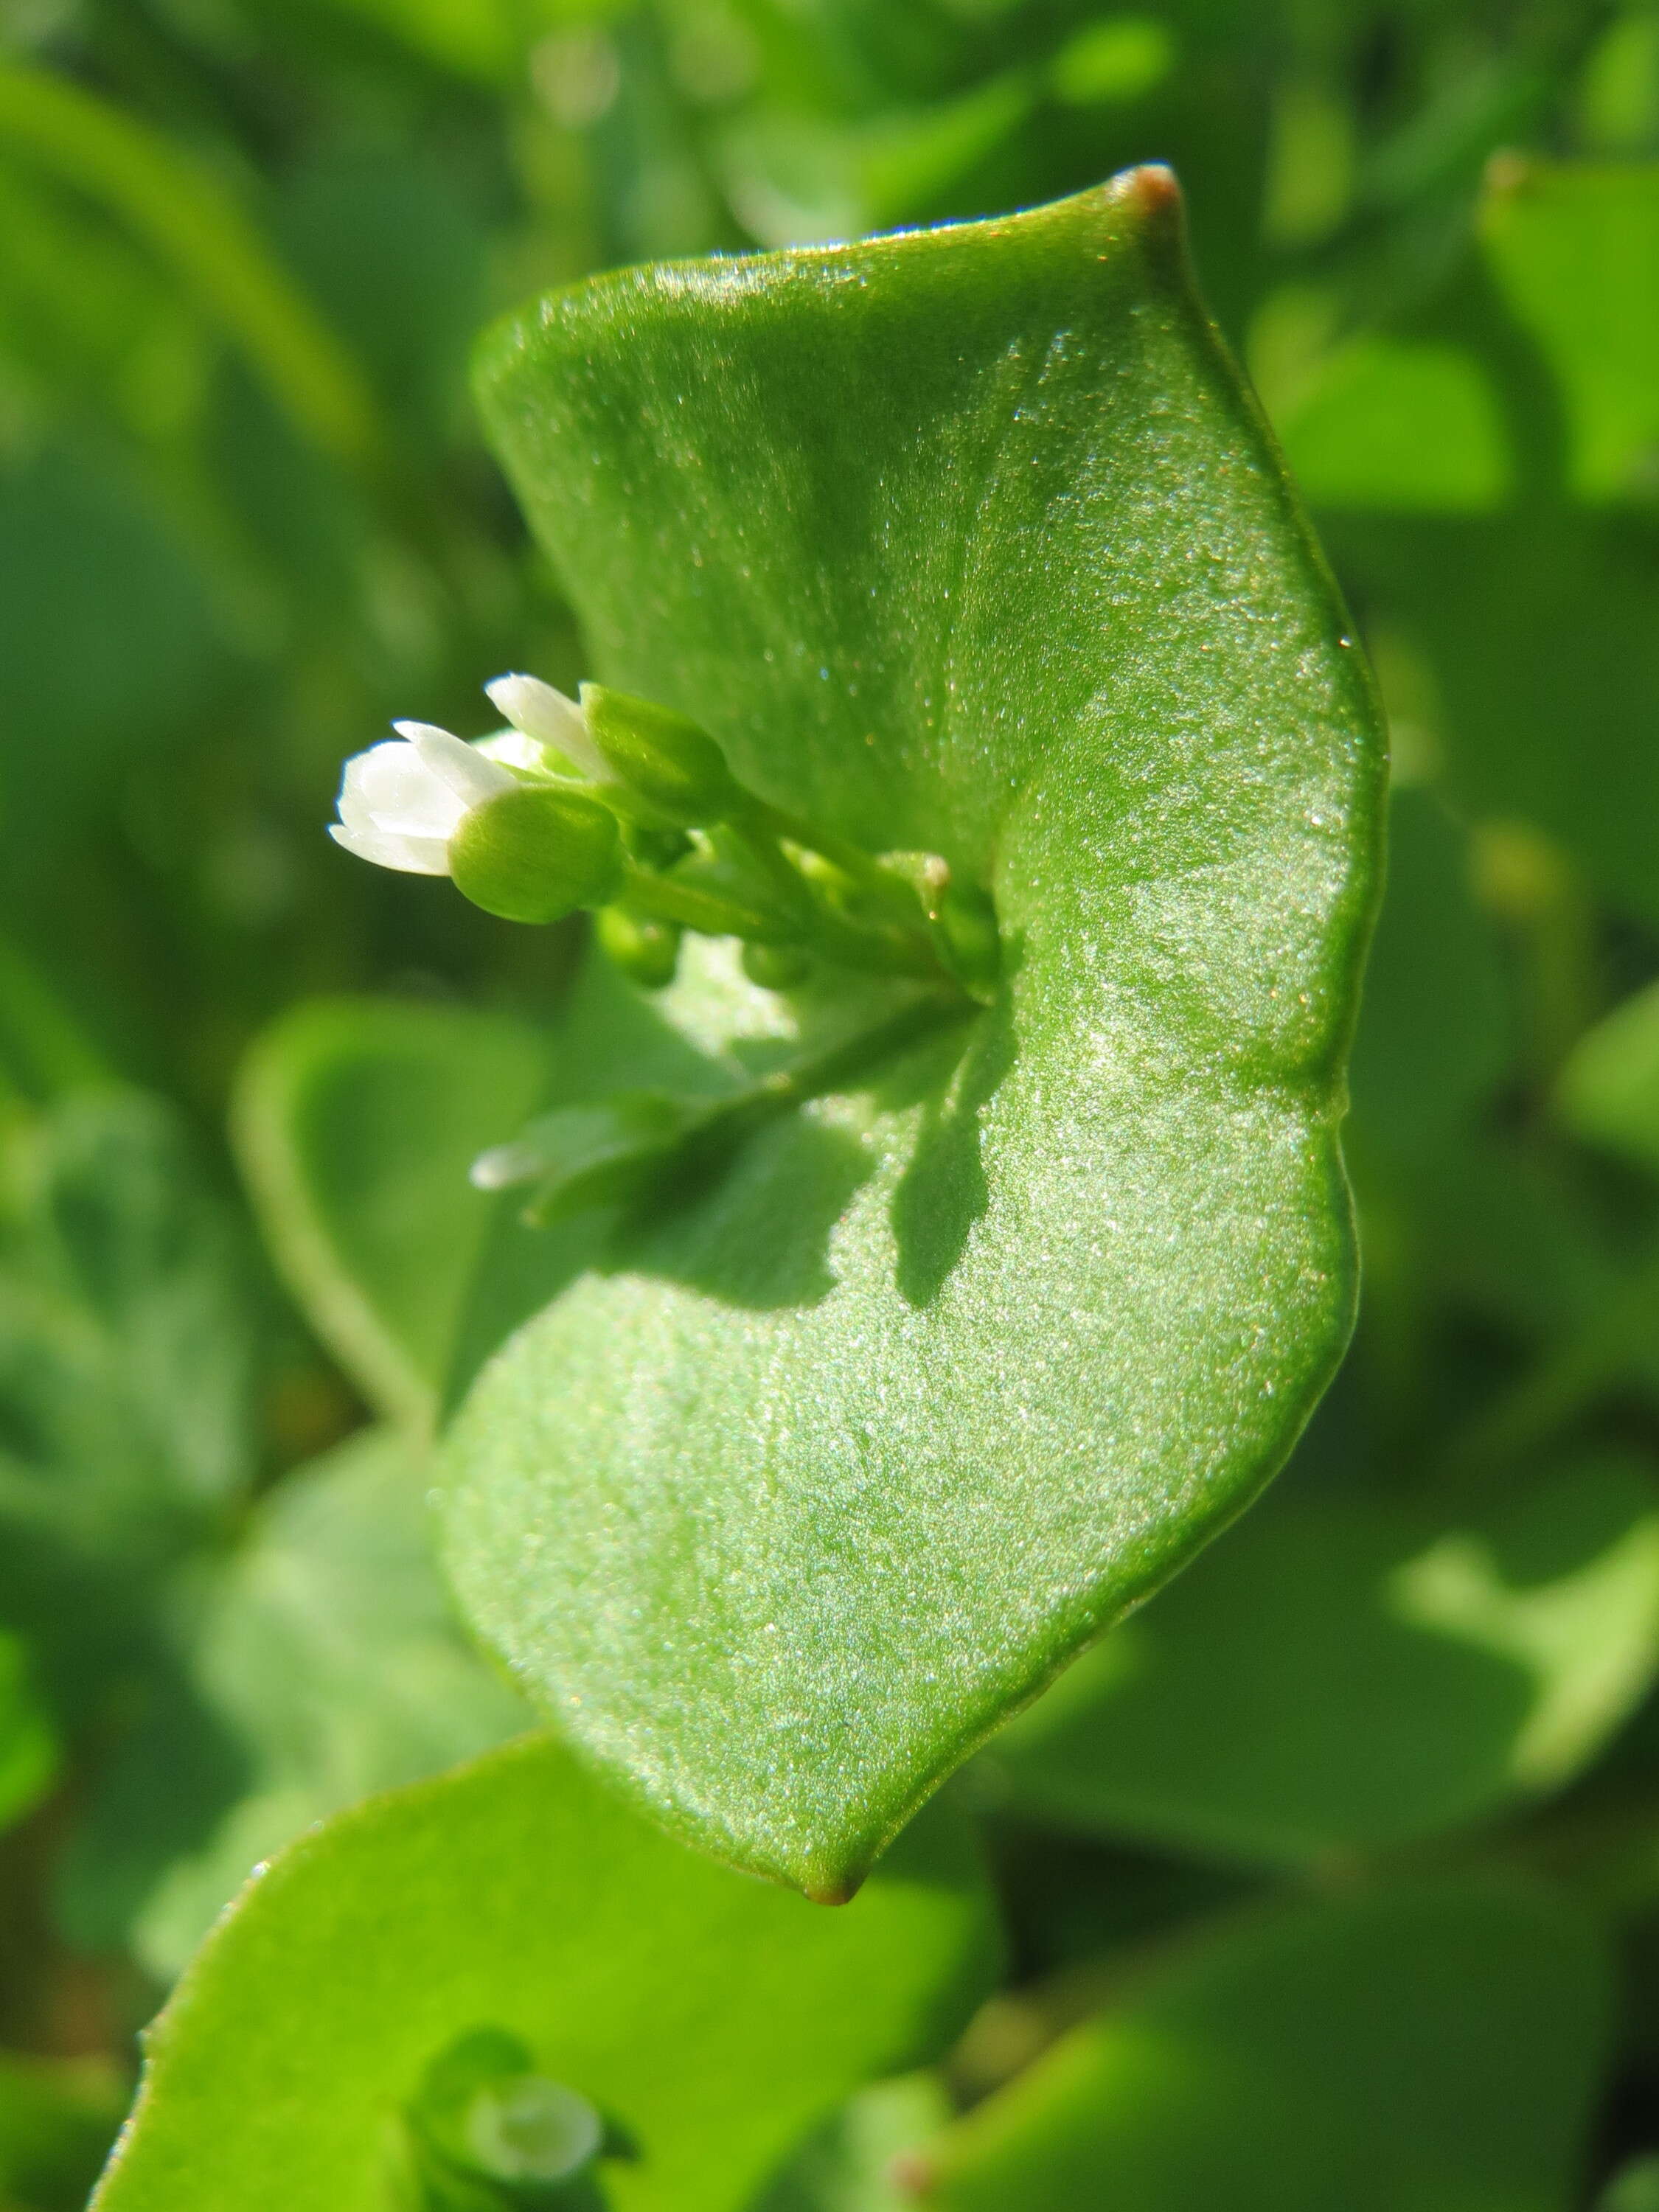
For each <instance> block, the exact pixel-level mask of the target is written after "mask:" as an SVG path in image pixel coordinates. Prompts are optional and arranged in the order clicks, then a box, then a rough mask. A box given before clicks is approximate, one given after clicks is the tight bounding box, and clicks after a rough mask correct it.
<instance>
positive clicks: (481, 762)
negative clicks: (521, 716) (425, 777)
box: [392, 722, 517, 806]
mask: <svg viewBox="0 0 1659 2212" xmlns="http://www.w3.org/2000/svg"><path fill="white" fill-rule="evenodd" d="M392 728H393V729H394V730H396V731H397V732H398V736H399V737H402V738H407V739H408V740H409V742H410V744H411V745H413V746H414V748H415V750H416V752H417V753H418V754H419V755H420V757H421V759H422V762H423V763H425V765H426V766H427V767H428V768H429V769H431V771H432V773H433V775H435V776H436V777H437V778H438V780H439V781H440V782H441V783H442V784H443V785H444V786H445V787H446V788H447V790H449V791H452V792H453V793H454V794H455V796H456V798H457V799H459V800H460V802H461V804H462V805H464V806H479V805H483V801H484V800H485V799H494V798H495V795H496V793H498V792H502V791H511V790H512V788H513V784H514V782H515V781H517V779H516V778H515V777H514V776H513V775H511V774H510V773H509V772H508V771H507V769H504V768H502V767H501V765H500V764H499V763H497V762H495V761H491V760H486V759H485V758H484V757H483V755H482V754H481V753H480V752H479V751H478V750H477V748H476V747H475V746H473V745H469V744H466V743H465V740H464V739H463V738H457V737H453V736H452V735H451V734H450V732H448V731H447V730H441V729H440V728H439V727H438V726H437V724H436V723H435V722H394V723H393V724H392Z"/></svg>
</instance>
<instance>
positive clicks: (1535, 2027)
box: [927, 1883, 1612, 2212]
mask: <svg viewBox="0 0 1659 2212" xmlns="http://www.w3.org/2000/svg"><path fill="white" fill-rule="evenodd" d="M1611 2010H1612V1989H1611V1977H1610V1972H1609V1966H1608V1961H1607V1958H1606V1956H1605V1954H1604V1950H1603V1947H1602V1945H1601V1942H1599V1940H1598V1938H1597V1937H1596V1936H1595V1932H1594V1931H1593V1929H1591V1928H1590V1927H1589V1925H1587V1924H1586V1923H1585V1922H1584V1921H1583V1920H1582V1919H1581V1918H1580V1917H1579V1916H1578V1914H1577V1912H1575V1911H1572V1910H1571V1909H1570V1908H1569V1907H1568V1906H1566V1905H1563V1904H1559V1903H1557V1902H1555V1901H1554V1900H1553V1899H1548V1898H1546V1897H1542V1896H1534V1895H1533V1894H1531V1893H1528V1892H1526V1891H1523V1890H1521V1889H1518V1888H1517V1889H1515V1890H1510V1889H1506V1888H1502V1887H1498V1886H1496V1885H1492V1886H1476V1885H1474V1884H1473V1883H1471V1884H1468V1885H1455V1886H1454V1885H1451V1884H1447V1885H1445V1886H1443V1887H1434V1888H1423V1889H1420V1890H1419V1889H1409V1888H1408V1889H1402V1890H1397V1891H1393V1892H1388V1893H1376V1894H1372V1895H1370V1896H1361V1897H1358V1898H1352V1899H1340V1900H1337V1901H1334V1902H1329V1903H1322V1904H1315V1905H1304V1906H1302V1907H1299V1908H1296V1909H1293V1910H1291V1911H1288V1912H1283V1913H1280V1914H1277V1915H1274V1916H1272V1917H1263V1918H1261V1920H1259V1921H1256V1922H1253V1923H1245V1924H1243V1926H1241V1927H1239V1928H1237V1929H1235V1930H1232V1931H1231V1932H1229V1933H1226V1934H1224V1935H1222V1936H1218V1937H1217V1938H1216V1939H1215V1940H1213V1941H1212V1942H1210V1943H1209V1944H1208V1945H1203V1946H1196V1947H1193V1948H1191V1949H1190V1952H1189V1954H1188V1955H1187V1956H1186V1957H1184V1958H1182V1959H1180V1960H1178V1961H1177V1962H1176V1964H1174V1965H1172V1966H1170V1967H1168V1968H1167V1969H1166V1970H1165V1971H1164V1973H1163V1974H1162V1975H1160V1976H1158V1977H1157V1978H1153V1979H1152V1980H1150V1981H1148V1982H1146V1983H1145V1984H1142V1985H1140V1986H1139V1987H1138V1988H1137V1989H1136V1990H1135V1991H1134V1993H1133V1995H1131V1996H1129V1997H1128V1998H1127V2000H1126V2002H1124V2003H1123V2005H1122V2006H1121V2008H1119V2009H1117V2010H1115V2011H1113V2012H1110V2013H1108V2014H1106V2015H1103V2017H1102V2018H1101V2019H1099V2020H1097V2021H1093V2022H1091V2024H1090V2025H1089V2026H1087V2027H1081V2028H1079V2029H1077V2030H1075V2031H1074V2032H1073V2033H1071V2034H1070V2035H1067V2036H1066V2037H1065V2038H1064V2039H1062V2040H1061V2041H1060V2043H1058V2044H1056V2045H1054V2048H1053V2049H1052V2050H1051V2051H1048V2053H1047V2054H1046V2056H1045V2057H1042V2058H1041V2059H1040V2060H1039V2061H1038V2062H1037V2063H1036V2065H1035V2066H1033V2067H1032V2068H1031V2069H1030V2071H1029V2072H1028V2073H1026V2074H1024V2075H1021V2076H1020V2077H1019V2078H1018V2079H1017V2080H1016V2081H1014V2082H1013V2083H1012V2085H1011V2086H1010V2087H1008V2088H1007V2089H1006V2090H1004V2091H1003V2092H1002V2093H1000V2095H997V2096H994V2097H992V2098H990V2099H989V2100H987V2102H985V2103H984V2104H982V2105H981V2106H978V2107H977V2109H976V2110H975V2112H972V2113H971V2114H970V2115H969V2118H967V2119H966V2120H964V2121H963V2122H962V2123H961V2124H960V2125H959V2126H958V2127H957V2129H956V2130H954V2131H953V2132H952V2134H951V2135H950V2136H946V2137H945V2139H944V2140H943V2141H942V2142H941V2143H940V2144H939V2146H938V2147H937V2148H936V2150H935V2152H934V2154H933V2157H932V2159H931V2160H930V2164H931V2166H932V2167H933V2189H932V2191H930V2193H929V2194H928V2196H927V2203H928V2205H929V2207H930V2208H937V2212H1007V2208H1009V2207H1010V2206H1012V2205H1016V2204H1017V2205H1018V2206H1019V2208H1020V2212H1085V2208H1090V2212H1092V2208H1094V2207H1096V2206H1099V2207H1106V2206H1112V2207H1117V2206H1123V2207H1126V2208H1127V2207H1130V2206H1133V2212H1195V2208H1196V2207H1199V2206H1200V2205H1202V2206H1209V2205H1223V2204H1225V2206H1226V2207H1227V2208H1228V2212H1334V2207H1336V2206H1338V2205H1340V2206H1341V2208H1342V2212H1405V2208H1407V2207H1411V2208H1413V2209H1414V2208H1417V2207H1422V2208H1424V2212H1427V2209H1428V2208H1429V2207H1431V2206H1433V2207H1438V2206H1446V2207H1448V2208H1449V2207H1451V2206H1454V2205H1455V2206H1459V2207H1465V2206H1467V2207H1470V2208H1473V2207H1474V2206H1477V2205H1479V2206H1483V2207H1485V2206H1491V2207H1492V2208H1494V2212H1496V2208H1498V2207H1499V2206H1501V2207H1502V2208H1503V2212H1561V2208H1562V2207H1563V2206H1564V2205H1565V2204H1566V2203H1568V2201H1569V2192H1570V2191H1571V2189H1572V2188H1573V2186H1574V2185H1575V2183H1576V2181H1577V2174H1578V2167H1579V2160H1580V2157H1581V2155H1582V2150H1583V2138H1584V2134H1585V2130H1586V2127H1587V2124H1588V2122H1589V2118H1590V2113H1591V2109H1592V2100H1594V2098H1595V2095H1596V2093H1597V2089H1598V2082H1597V2072H1598V2068H1599V2065H1600V2062H1601V2052H1602V2049H1603V2046H1604V2045H1605V2043H1606V2041H1607V2034H1608V2031H1609V2027H1610V2024H1611V2022H1610V2014H1611Z"/></svg>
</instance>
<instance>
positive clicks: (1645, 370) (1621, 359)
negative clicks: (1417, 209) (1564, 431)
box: [1483, 161, 1659, 501]
mask: <svg viewBox="0 0 1659 2212" xmlns="http://www.w3.org/2000/svg"><path fill="white" fill-rule="evenodd" d="M1483 236H1484V239H1485V242H1486V251H1487V252H1488V254H1489V256H1490V257H1491V260H1492V268H1493V270H1494V273H1495V274H1496V276H1497V277H1498V282H1499V283H1500V284H1501V285H1502V287H1503V289H1504V293H1505V294H1506V295H1507V296H1508V298H1509V300H1510V303H1511V304H1512V306H1513V307H1514V309H1515V312H1516V314H1517V316H1518V317H1519V318H1520V319H1521V321H1522V323H1523V325H1525V327H1526V329H1527V331H1528V333H1529V335H1530V336H1531V337H1533V338H1534V341H1535V342H1536V343H1537V345H1538V347H1539V349H1540V350H1541V353H1542V354H1543V356H1544V358H1545V360H1546V361H1547V363H1548V365H1549V367H1550V369H1551V370H1552V372H1553V374H1554V376H1555V377H1556V379H1557V380H1559V386H1560V391H1561V398H1562V404H1563V408H1564V411H1565V416H1566V420H1567V428H1568V437H1569V447H1570V451H1569V456H1568V462H1567V477H1568V482H1569V483H1570V485H1571V489H1572V490H1573V492H1574V493H1575V494H1576V495H1577V496H1578V497H1579V498H1581V499H1585V500H1594V501H1609V500H1612V501H1628V500H1632V499H1642V500H1645V501H1651V500H1652V498H1653V497H1654V495H1656V493H1659V293H1656V290H1655V287H1654V284H1653V283H1652V276H1653V272H1654V271H1655V270H1659V163H1656V162H1644V163H1639V164H1638V163H1627V164H1620V165H1619V166H1618V167H1606V168H1602V167H1595V166H1592V165H1589V164H1573V163H1552V162H1522V161H1507V162H1503V163H1500V164H1498V167H1496V169H1495V171H1494V173H1493V177H1492V188H1491V190H1490V191H1488V193H1487V196H1486V204H1485V208H1484V222H1483Z"/></svg>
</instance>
